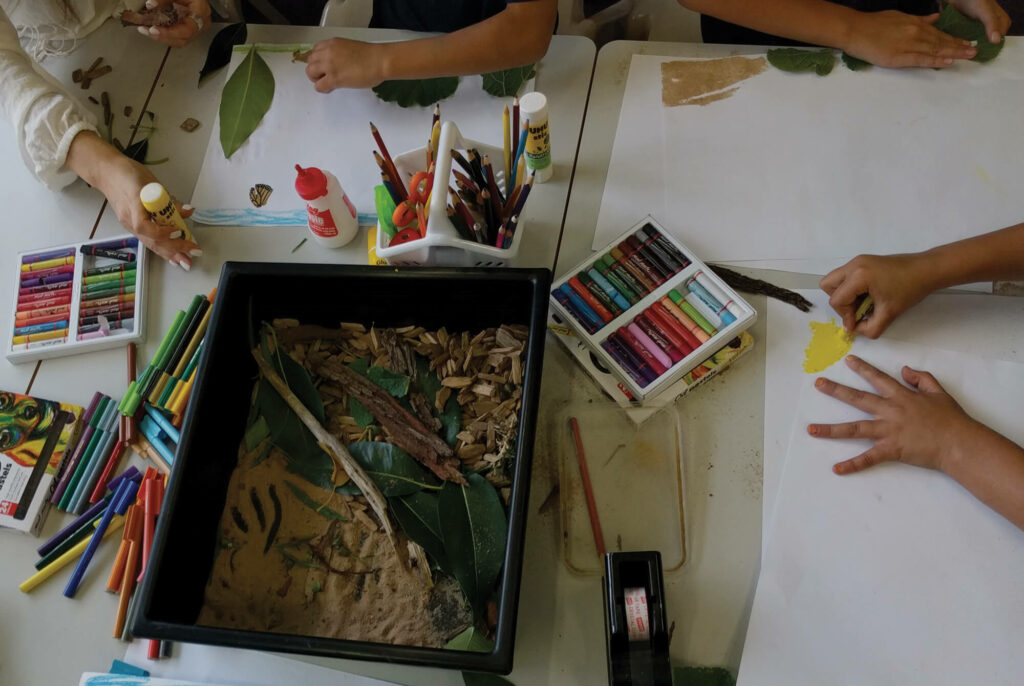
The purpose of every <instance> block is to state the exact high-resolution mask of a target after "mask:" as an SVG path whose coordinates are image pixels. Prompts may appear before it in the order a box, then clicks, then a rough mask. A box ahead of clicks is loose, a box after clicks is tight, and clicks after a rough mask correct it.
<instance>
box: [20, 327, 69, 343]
mask: <svg viewBox="0 0 1024 686" xmlns="http://www.w3.org/2000/svg"><path fill="white" fill-rule="evenodd" d="M65 336H67V330H66V329H61V330H60V331H44V332H43V333H30V334H26V335H24V336H15V337H14V338H12V339H11V342H12V343H14V345H18V344H20V343H34V342H35V341H48V340H50V339H53V338H63V337H65Z"/></svg>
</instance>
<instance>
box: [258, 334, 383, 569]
mask: <svg viewBox="0 0 1024 686" xmlns="http://www.w3.org/2000/svg"><path fill="white" fill-rule="evenodd" d="M252 356H253V357H254V358H255V359H256V364H257V365H258V366H259V368H260V373H262V374H263V376H264V377H266V379H267V381H269V382H270V385H271V386H273V387H274V390H276V391H277V392H278V394H279V395H280V396H281V398H282V399H283V400H284V401H285V402H286V403H288V407H290V408H292V411H293V412H295V414H296V415H297V416H298V418H299V419H300V420H301V421H302V423H303V424H305V425H306V428H308V429H309V430H310V431H311V432H312V434H313V435H314V436H315V437H316V439H317V441H319V443H320V447H322V448H323V449H324V450H325V451H326V452H327V454H328V455H330V456H331V458H332V459H334V461H335V462H337V463H338V464H340V465H341V467H342V468H343V469H344V470H345V472H346V473H347V474H348V475H349V477H350V478H351V479H352V481H354V482H355V484H356V486H359V490H361V491H362V492H363V495H364V496H366V500H367V501H368V502H369V503H370V507H372V508H373V511H374V512H375V513H376V514H377V517H378V518H379V519H380V521H381V524H382V525H383V526H384V531H385V532H386V533H387V535H388V538H389V539H390V540H391V545H392V546H395V548H396V549H397V543H396V541H395V532H394V530H393V529H392V528H391V520H390V519H389V518H388V507H387V502H386V501H385V500H384V495H383V494H382V493H381V492H380V489H379V488H377V484H375V483H374V482H373V481H372V480H371V479H370V477H369V475H367V473H366V472H365V471H363V468H362V467H361V466H360V465H359V463H358V462H356V461H355V459H354V458H353V457H352V455H351V454H350V453H349V452H348V450H347V449H346V448H345V446H343V445H342V444H341V443H340V442H339V441H338V439H337V438H335V437H334V436H333V435H332V434H331V433H330V432H329V431H327V429H325V428H324V427H323V425H321V424H320V422H318V421H317V419H316V417H314V416H313V413H311V412H310V411H309V410H308V409H306V406H305V405H303V404H302V401H301V400H299V398H298V396H296V395H295V394H294V393H292V390H291V389H290V388H288V384H286V383H285V382H284V379H282V378H281V377H280V376H279V375H278V373H277V372H276V371H274V368H273V367H271V366H270V364H269V363H268V362H267V361H266V359H264V357H263V355H262V354H261V353H260V349H259V348H254V349H253V351H252Z"/></svg>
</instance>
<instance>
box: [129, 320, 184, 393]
mask: <svg viewBox="0 0 1024 686" xmlns="http://www.w3.org/2000/svg"><path fill="white" fill-rule="evenodd" d="M193 302H194V301H193ZM184 321H185V310H178V314H176V315H174V321H173V322H171V326H170V328H169V329H167V333H165V334H164V339H163V340H162V341H160V347H159V348H157V349H156V355H154V356H153V361H152V362H150V363H149V366H148V367H146V373H148V374H149V376H148V377H146V381H145V382H144V383H142V382H140V383H139V389H140V390H139V395H142V396H146V395H149V392H150V391H151V390H152V386H153V385H155V379H156V378H157V377H159V371H157V372H156V373H153V372H154V370H159V369H160V368H161V367H162V365H163V364H165V363H166V362H167V357H168V356H169V355H170V354H171V352H170V351H171V349H172V348H173V344H172V341H173V340H174V335H175V334H176V333H178V331H179V330H180V329H181V326H182V322H184Z"/></svg>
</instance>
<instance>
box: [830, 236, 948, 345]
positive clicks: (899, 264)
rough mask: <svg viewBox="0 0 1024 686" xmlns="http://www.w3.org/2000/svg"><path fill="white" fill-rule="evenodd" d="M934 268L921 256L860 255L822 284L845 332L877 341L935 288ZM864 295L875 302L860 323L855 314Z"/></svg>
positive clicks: (832, 273) (917, 254)
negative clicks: (841, 320) (840, 318)
mask: <svg viewBox="0 0 1024 686" xmlns="http://www.w3.org/2000/svg"><path fill="white" fill-rule="evenodd" d="M935 269H936V266H935V265H934V264H930V263H929V262H928V260H927V259H925V258H924V257H922V255H921V254H920V253H914V254H903V255H885V256H883V255H858V256H857V257H855V258H853V259H852V260H850V261H849V262H847V263H846V264H844V265H843V266H842V267H839V268H837V269H834V270H832V271H831V272H829V273H828V274H827V275H825V278H823V279H822V280H821V284H820V285H821V289H822V290H823V291H825V292H826V293H828V295H829V300H828V302H829V305H831V306H832V309H834V310H835V311H836V314H838V315H839V316H840V317H842V318H843V328H844V329H846V331H848V332H851V333H857V334H861V335H864V336H867V337H868V338H878V337H879V336H881V335H882V332H884V331H885V330H886V328H888V326H889V324H891V323H892V322H893V320H894V319H896V317H898V316H900V315H901V314H903V312H905V311H906V310H908V309H909V308H910V307H911V306H913V305H915V304H916V303H918V302H920V301H921V300H922V299H923V298H924V297H925V296H926V295H928V294H929V293H931V292H932V291H933V290H934V289H935V286H934V285H933V282H932V277H934V274H933V273H932V271H934V270H935ZM864 294H868V295H870V296H871V298H872V299H873V300H874V308H873V309H872V312H871V315H870V316H869V317H866V318H864V319H862V320H860V321H859V322H858V321H856V319H855V312H856V311H857V307H858V305H859V304H860V299H861V296H863V295H864Z"/></svg>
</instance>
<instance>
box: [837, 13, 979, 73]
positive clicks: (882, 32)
mask: <svg viewBox="0 0 1024 686" xmlns="http://www.w3.org/2000/svg"><path fill="white" fill-rule="evenodd" d="M966 1H971V0H966ZM976 1H978V2H981V1H982V0H976ZM986 1H988V2H991V0H986ZM856 16H857V19H856V21H855V22H854V24H853V26H851V28H850V38H849V40H848V41H846V42H845V43H846V44H845V45H841V46H839V47H841V48H842V49H843V50H845V51H846V52H848V53H850V54H851V55H853V56H854V57H859V58H861V59H863V60H867V61H868V62H870V63H871V64H876V65H878V66H880V67H948V66H950V65H951V64H953V61H954V60H961V59H962V60H967V59H971V58H972V57H974V56H975V55H976V54H977V53H978V51H977V49H976V48H975V47H974V46H972V45H971V43H970V41H966V40H963V39H960V38H954V37H953V36H950V35H949V34H947V33H943V32H942V31H939V30H938V29H937V28H935V27H934V26H933V24H934V23H935V21H936V20H937V19H938V18H939V15H938V14H930V15H928V16H926V17H919V16H916V15H913V14H906V13H904V12H898V11H896V10H886V11H884V12H860V13H858V14H857V15H856Z"/></svg>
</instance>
